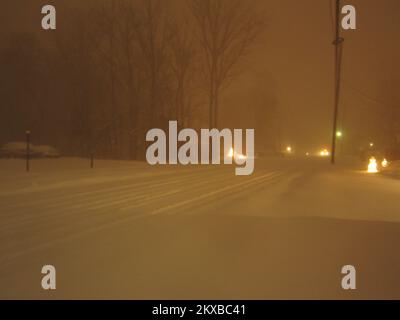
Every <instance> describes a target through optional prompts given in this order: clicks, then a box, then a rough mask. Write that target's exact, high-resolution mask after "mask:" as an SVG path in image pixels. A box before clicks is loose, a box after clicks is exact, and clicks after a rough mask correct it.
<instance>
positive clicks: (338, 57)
mask: <svg viewBox="0 0 400 320" xmlns="http://www.w3.org/2000/svg"><path fill="white" fill-rule="evenodd" d="M335 20H336V23H335V26H336V27H335V40H334V41H333V43H332V44H333V45H334V46H335V94H334V95H335V97H334V113H333V132H332V153H331V162H332V164H335V156H336V132H337V118H338V110H339V97H340V76H341V65H342V49H343V41H344V39H343V38H341V37H340V0H336V17H335Z"/></svg>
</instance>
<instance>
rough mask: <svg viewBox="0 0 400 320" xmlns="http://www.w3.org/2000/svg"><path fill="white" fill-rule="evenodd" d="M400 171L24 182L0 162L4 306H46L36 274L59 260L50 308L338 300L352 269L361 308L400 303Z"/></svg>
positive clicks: (320, 168)
mask: <svg viewBox="0 0 400 320" xmlns="http://www.w3.org/2000/svg"><path fill="white" fill-rule="evenodd" d="M398 165H399V164H398V163H391V164H390V166H389V167H388V168H387V169H386V170H385V171H384V172H381V173H378V174H368V173H367V172H366V163H362V162H358V161H357V160H355V159H352V158H344V159H339V161H338V164H337V165H336V166H334V167H332V166H331V165H330V164H329V159H322V158H312V157H310V158H273V157H268V158H265V159H263V158H260V159H256V162H255V172H254V174H253V175H251V176H236V175H235V172H234V167H233V166H231V165H219V166H218V165H198V166H180V165H178V166H176V165H175V166H174V165H170V166H150V165H148V164H147V163H144V162H131V161H111V160H97V159H96V160H95V167H94V168H93V169H90V160H89V159H78V158H59V159H35V160H32V162H31V171H30V172H25V171H24V170H25V163H24V161H23V160H17V159H2V160H0V208H1V213H0V283H3V286H2V287H1V288H0V297H6V298H9V297H21V296H22V297H28V298H32V297H35V298H37V297H39V298H41V297H44V296H43V292H41V291H40V288H39V287H38V286H37V283H39V282H38V280H37V277H38V276H39V277H40V273H39V275H38V274H37V270H40V268H41V266H42V265H44V264H48V263H53V264H55V265H56V268H58V270H59V272H60V274H61V279H68V281H64V282H61V283H62V284H60V289H57V292H56V293H55V297H58V298H66V297H69V298H71V297H72V298H93V297H100V298H104V297H108V298H109V297H112V298H116V297H121V298H154V299H156V298H190V297H191V298H271V297H272V298H277V297H290V298H293V297H297V298H299V297H300V298H310V297H320V298H321V297H322V298H324V297H325V298H326V297H328V298H329V297H335V298H337V297H339V298H346V296H344V295H343V292H341V291H340V290H339V289H338V283H336V282H335V281H337V278H338V277H340V273H339V276H338V274H337V273H338V272H340V267H341V266H342V265H345V264H348V263H354V264H357V266H358V267H360V268H363V269H362V270H363V272H364V274H365V275H366V277H367V276H368V277H370V278H371V279H374V280H373V281H372V282H368V283H364V284H363V289H362V290H360V292H359V293H358V295H356V296H355V297H358V298H360V297H390V298H393V297H397V298H399V297H400V296H399V293H398V291H396V290H395V289H396V288H398V287H399V285H400V276H399V274H398V270H399V267H400V259H399V257H398V255H392V254H391V252H392V253H393V252H396V250H397V247H398V245H400V225H399V224H398V223H399V222H400V211H399V210H398V208H400V180H399V179H393V176H395V174H394V173H395V172H397V168H398ZM389 172H392V173H393V174H389ZM316 265H318V266H319V267H318V268H317V270H316V269H315V266H316ZM382 268H386V269H385V280H382V279H381V281H386V282H384V284H381V285H380V286H378V285H377V283H379V282H378V281H377V280H376V277H378V278H379V275H381V274H382ZM338 270H339V271H338ZM82 272H86V273H85V275H84V276H83V275H82ZM82 277H83V278H82ZM17 279H18V280H17ZM233 279H234V280H233ZM265 281H267V282H268V283H265ZM4 288H8V289H7V290H6V289H4ZM338 290H339V291H338Z"/></svg>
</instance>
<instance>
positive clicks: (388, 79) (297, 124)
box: [229, 0, 400, 146]
mask: <svg viewBox="0 0 400 320" xmlns="http://www.w3.org/2000/svg"><path fill="white" fill-rule="evenodd" d="M261 3H263V4H264V6H265V7H266V8H267V10H268V14H269V27H268V30H267V31H266V34H265V36H264V37H263V38H264V39H263V44H262V45H261V46H260V48H259V49H258V50H257V52H255V54H254V57H251V61H259V63H260V65H255V66H253V69H254V70H253V72H252V74H253V75H256V76H257V77H254V78H253V77H252V76H250V73H249V76H247V77H243V78H242V80H241V81H243V83H241V84H238V85H237V86H235V88H234V89H233V90H231V91H230V92H229V95H230V96H231V100H230V101H235V99H234V97H232V94H233V95H234V94H235V92H239V91H240V90H246V88H248V87H249V86H252V85H254V86H259V82H263V81H265V86H268V85H269V84H270V83H271V81H272V82H276V87H277V91H278V93H277V95H278V97H277V100H278V105H279V108H280V110H282V112H283V114H284V124H283V132H284V140H285V141H286V142H287V143H292V144H295V145H296V144H302V145H304V146H314V145H316V146H319V145H321V144H326V145H329V143H330V135H331V128H332V114H333V52H334V49H333V45H332V44H331V43H332V40H333V25H332V22H331V21H332V19H331V12H330V7H329V5H330V3H333V2H332V1H330V0H302V1H295V0H280V1H261ZM345 4H352V5H354V6H355V7H356V9H357V30H355V31H342V36H343V37H344V38H345V44H344V50H343V68H342V70H343V77H342V79H343V84H342V97H341V105H340V124H343V126H344V128H343V130H344V131H346V132H347V133H349V134H350V133H351V131H352V127H354V126H360V123H356V122H357V121H356V120H357V119H356V118H357V117H360V118H361V117H363V118H368V119H369V118H372V122H374V120H375V118H378V117H379V115H378V116H376V113H382V111H384V110H383V109H385V107H384V105H382V104H378V103H375V102H373V101H371V100H369V99H367V98H365V97H364V96H362V95H361V93H360V92H359V91H361V92H362V93H365V94H367V95H368V96H370V97H372V98H374V99H376V100H378V101H382V102H384V103H385V104H389V105H397V106H398V107H399V108H400V94H399V90H398V88H399V86H400V83H399V78H400V77H399V71H400V70H399V66H400V63H399V57H400V45H399V39H400V1H398V0H381V1H375V0H352V1H343V5H345ZM269 78H272V79H269ZM255 82H257V83H258V84H256V83H255ZM241 88H242V89H241ZM356 90H358V91H356ZM232 91H233V93H232ZM364 110H365V112H364ZM384 112H385V111H384ZM358 122H359V121H358ZM369 123H370V121H365V124H366V126H368V124H369ZM353 131H354V130H353ZM371 135H374V134H371Z"/></svg>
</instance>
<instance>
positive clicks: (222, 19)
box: [189, 0, 265, 128]
mask: <svg viewBox="0 0 400 320" xmlns="http://www.w3.org/2000/svg"><path fill="white" fill-rule="evenodd" d="M189 7H190V9H191V12H192V14H193V16H194V17H195V21H196V25H197V36H198V39H199V42H200V45H201V48H202V52H203V55H204V68H203V70H204V72H205V74H204V76H205V84H206V87H207V90H208V98H209V124H210V127H211V128H212V127H217V124H218V111H219V110H218V109H219V97H220V92H221V90H222V89H223V88H224V87H226V85H227V84H228V83H229V80H230V79H231V78H232V77H233V76H234V75H235V71H237V70H235V67H236V66H237V64H238V62H239V61H240V60H241V58H242V57H243V56H245V55H246V54H247V52H248V49H249V48H250V46H251V45H252V44H253V43H254V41H255V40H256V38H257V36H258V35H259V34H260V31H261V30H262V28H263V27H264V26H265V17H264V15H263V14H262V13H259V11H257V9H256V8H255V7H254V4H253V3H251V2H250V1H245V0H189Z"/></svg>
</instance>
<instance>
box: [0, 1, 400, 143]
mask: <svg viewBox="0 0 400 320" xmlns="http://www.w3.org/2000/svg"><path fill="white" fill-rule="evenodd" d="M166 1H167V0H166ZM247 1H254V3H255V5H260V6H262V7H264V8H265V9H266V11H267V13H268V16H269V18H268V29H267V30H266V32H265V34H263V36H262V38H261V43H260V44H259V45H258V46H256V47H255V48H254V51H253V54H252V55H251V56H249V57H248V60H247V63H248V65H249V68H250V69H249V70H248V71H247V72H246V74H244V75H243V76H242V77H241V78H239V79H238V80H237V82H236V83H235V84H234V85H232V87H231V88H230V89H229V90H228V91H226V93H225V99H224V100H223V102H224V106H223V110H224V111H226V112H231V113H232V117H233V119H231V121H228V122H227V123H229V124H232V123H237V122H239V123H240V124H241V126H244V125H245V124H246V125H247V124H248V125H249V126H251V119H252V116H251V115H248V114H247V113H248V112H247V111H248V110H249V109H248V108H249V106H251V104H252V103H256V101H258V100H259V99H261V98H260V97H261V96H262V95H261V94H260V95H258V94H257V92H259V91H260V90H262V91H263V95H265V94H271V95H276V100H277V104H278V107H279V110H280V112H281V114H282V118H283V121H282V122H283V123H282V131H283V137H284V142H285V143H290V144H294V145H303V146H305V147H309V146H319V145H322V144H324V145H327V146H329V142H330V135H331V128H332V113H333V45H332V44H331V43H332V40H333V25H332V19H331V12H330V4H333V2H332V1H331V0H301V1H298V0H279V1H267V0H260V1H255V0H247ZM52 2H54V1H41V0H29V1H26V0H5V1H3V9H2V11H1V13H0V18H1V19H0V36H2V37H3V36H4V35H6V34H9V33H11V32H13V31H39V30H40V17H41V14H40V8H41V6H42V5H44V4H48V3H52ZM60 2H61V1H60V0H59V1H58V3H60ZM345 4H352V5H354V6H355V7H356V9H357V30H356V31H342V36H343V37H344V38H345V44H344V51H343V86H342V97H341V105H340V123H339V125H340V126H342V127H343V130H344V131H345V133H346V135H352V136H353V137H354V136H356V135H359V134H360V132H361V134H362V135H365V133H366V132H368V130H369V131H371V139H375V136H376V133H375V132H373V131H374V130H376V131H378V132H379V130H380V128H381V124H380V123H382V121H383V120H382V119H385V118H384V117H385V114H387V113H388V112H389V111H388V109H387V108H386V107H385V105H389V106H399V105H400V94H399V89H398V88H399V86H400V84H399V78H400V77H399V66H400V63H399V57H400V45H399V39H400V1H399V0H380V1H376V0H350V1H343V5H345ZM57 19H58V22H60V21H62V19H63V16H62V11H61V12H58V16H57ZM366 95H367V96H368V97H366ZM370 98H373V99H374V100H377V101H376V102H374V101H373V100H371V99H370ZM257 99H258V100H257ZM235 119H236V121H235ZM246 119H247V120H246ZM246 121H247V122H246ZM356 128H357V130H356ZM371 128H372V129H371ZM367 129H368V130H367ZM363 130H364V131H363ZM364 138H365V139H369V138H368V137H364ZM377 139H378V138H377Z"/></svg>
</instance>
